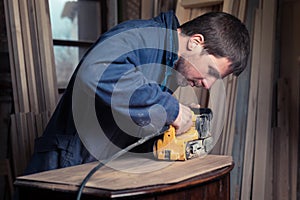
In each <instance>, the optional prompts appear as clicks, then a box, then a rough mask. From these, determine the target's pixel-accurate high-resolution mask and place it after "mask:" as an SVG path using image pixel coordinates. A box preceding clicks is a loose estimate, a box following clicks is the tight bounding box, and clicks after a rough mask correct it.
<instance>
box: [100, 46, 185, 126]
mask: <svg viewBox="0 0 300 200" xmlns="http://www.w3.org/2000/svg"><path fill="white" fill-rule="evenodd" d="M140 58H141V57H139V56H137V55H136V52H130V53H128V54H127V55H124V56H121V57H120V58H118V59H116V60H114V61H113V62H111V63H110V64H109V65H108V67H107V68H106V70H105V71H104V73H103V75H102V76H101V78H100V80H99V82H98V85H97V90H96V98H99V100H100V101H103V103H105V104H107V105H109V106H110V107H111V108H112V112H113V114H114V120H115V121H117V124H118V125H119V126H121V127H122V126H126V127H131V126H139V127H144V128H145V129H150V130H152V131H153V129H155V130H159V129H161V128H162V127H163V126H164V125H169V124H171V123H172V122H173V121H174V120H175V119H176V117H177V115H178V112H179V104H178V101H177V100H176V99H175V98H174V97H173V96H172V95H171V94H170V93H168V92H164V91H162V90H161V87H160V85H159V83H157V82H156V81H154V80H153V79H151V74H147V75H145V74H144V73H143V70H141V68H142V67H140V66H139V65H141V64H140V63H141V62H139V59H140ZM145 67H148V68H156V71H155V73H156V74H157V73H164V70H163V69H164V68H163V67H160V65H155V64H153V65H151V64H150V65H148V66H145ZM150 71H151V70H150ZM152 71H153V70H152ZM149 77H150V78H149ZM124 118H127V120H124ZM123 122H124V123H125V122H126V124H123ZM128 123H132V124H131V125H130V126H128ZM150 132H151V131H150Z"/></svg>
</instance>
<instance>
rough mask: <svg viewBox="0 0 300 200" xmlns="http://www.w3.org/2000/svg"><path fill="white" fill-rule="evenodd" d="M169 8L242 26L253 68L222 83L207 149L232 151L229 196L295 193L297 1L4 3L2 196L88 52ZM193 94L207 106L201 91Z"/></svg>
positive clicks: (0, 46)
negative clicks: (118, 27) (212, 143)
mask: <svg viewBox="0 0 300 200" xmlns="http://www.w3.org/2000/svg"><path fill="white" fill-rule="evenodd" d="M167 10H174V11H175V12H176V14H177V16H178V17H179V20H180V23H183V22H185V21H187V20H189V19H191V18H193V17H195V16H197V15H199V14H202V13H205V12H208V11H211V10H214V11H218V10H220V11H225V12H229V13H232V14H234V15H235V16H237V17H239V18H240V19H241V20H242V21H244V22H245V24H246V25H247V27H248V29H249V31H250V34H251V55H250V58H249V62H248V65H249V66H248V68H247V69H246V71H244V72H243V73H242V74H241V75H240V76H239V77H238V78H236V77H234V76H229V77H228V78H226V79H225V80H224V83H225V86H226V94H227V101H226V116H225V119H224V120H225V124H224V129H223V134H222V136H221V137H220V139H219V141H218V144H217V146H216V147H215V149H214V151H213V153H217V154H223V155H232V156H233V160H234V162H235V167H234V169H233V171H232V172H231V198H232V199H242V200H247V199H253V200H260V199H266V200H268V199H275V200H276V199H278V200H290V199H291V200H296V199H300V176H299V167H300V159H299V158H300V157H299V145H298V144H299V139H300V138H299V124H300V120H299V118H300V107H299V102H300V100H299V98H300V87H299V86H300V26H299V19H300V0H77V1H67V0H0V62H1V64H0V175H1V176H0V200H6V199H11V197H12V195H13V191H14V187H13V181H14V179H15V177H16V176H18V175H20V174H21V172H22V170H24V167H25V166H26V163H27V162H28V159H29V158H30V155H31V153H32V149H33V140H34V138H35V137H37V136H39V135H41V134H42V131H43V128H44V127H45V125H46V124H47V120H48V119H49V117H50V115H51V113H52V112H53V110H54V108H55V105H56V103H57V102H58V99H59V97H60V95H61V94H62V92H63V91H64V88H65V87H66V83H67V81H68V78H69V76H70V74H71V73H72V71H73V70H74V68H75V66H76V64H77V62H78V61H79V59H80V57H81V56H82V54H83V53H84V52H85V51H86V49H87V48H88V47H89V46H90V45H91V44H92V43H93V42H94V41H95V40H96V38H97V37H98V36H99V35H100V34H101V33H103V32H105V31H107V30H108V29H110V28H111V27H112V26H114V25H115V24H117V23H120V22H122V21H125V20H129V19H140V18H141V19H147V18H150V17H153V16H156V15H157V14H159V13H160V12H162V11H167ZM197 92H198V94H199V95H200V96H201V98H200V99H199V102H200V103H202V104H203V103H206V102H207V101H208V97H207V91H197ZM215 92H217V91H215ZM183 96H185V97H186V95H183ZM217 117H218V116H217Z"/></svg>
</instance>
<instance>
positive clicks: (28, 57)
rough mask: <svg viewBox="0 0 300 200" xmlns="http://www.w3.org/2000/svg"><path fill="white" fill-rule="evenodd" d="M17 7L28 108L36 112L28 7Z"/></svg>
mask: <svg viewBox="0 0 300 200" xmlns="http://www.w3.org/2000/svg"><path fill="white" fill-rule="evenodd" d="M19 5H20V19H21V30H22V41H23V47H24V51H23V54H24V59H25V70H26V80H27V87H28V88H27V89H28V99H29V106H30V111H32V112H38V111H39V107H38V103H39V102H38V98H37V93H36V76H35V69H34V67H35V66H34V62H33V52H32V37H31V32H30V23H29V15H28V6H27V2H26V1H19Z"/></svg>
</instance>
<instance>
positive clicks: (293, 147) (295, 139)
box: [283, 1, 300, 200]
mask: <svg viewBox="0 0 300 200" xmlns="http://www.w3.org/2000/svg"><path fill="white" fill-rule="evenodd" d="M292 9H293V12H292V14H293V18H292V23H293V28H294V30H293V32H292V34H293V37H292V39H291V40H292V43H293V58H292V62H293V64H292V65H291V66H290V67H291V70H289V71H290V72H289V75H290V77H289V80H290V87H289V91H290V101H289V102H290V103H289V104H288V105H289V107H288V110H289V111H291V112H289V119H290V125H289V127H290V129H289V130H290V134H289V135H290V138H289V139H290V141H289V145H290V146H289V147H290V149H289V152H290V164H289V165H290V169H289V171H290V177H291V180H290V181H291V182H290V186H291V188H290V192H291V199H293V200H296V199H297V174H299V166H298V162H297V159H299V133H300V124H299V122H300V105H299V102H300V90H299V88H300V67H299V63H298V57H299V55H300V49H299V44H300V37H299V35H300V27H299V25H298V24H299V19H300V12H299V10H300V2H299V1H295V2H293V8H292ZM283 67H284V66H283ZM286 70H288V69H286ZM286 73H288V72H286Z"/></svg>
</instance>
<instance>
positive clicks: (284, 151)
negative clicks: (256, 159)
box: [274, 79, 290, 200]
mask: <svg viewBox="0 0 300 200" xmlns="http://www.w3.org/2000/svg"><path fill="white" fill-rule="evenodd" d="M277 85H278V92H277V94H278V97H277V99H278V100H277V102H278V103H277V109H276V110H277V111H278V114H277V122H278V125H277V126H278V128H277V131H276V132H275V135H274V144H275V149H274V152H275V153H274V197H275V198H274V200H276V199H278V200H280V199H290V191H289V188H290V176H289V173H290V168H289V165H290V161H289V156H287V155H290V152H289V134H290V131H289V130H290V129H289V122H290V120H289V114H288V102H289V100H290V99H289V92H288V91H289V90H288V89H289V86H288V83H287V80H284V79H279V80H278V83H277Z"/></svg>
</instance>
